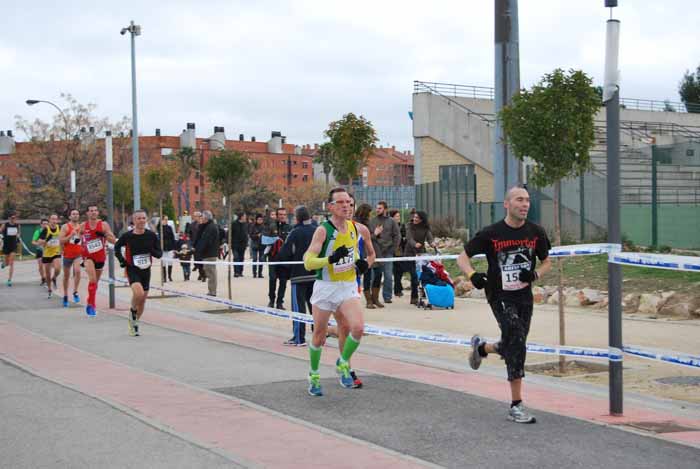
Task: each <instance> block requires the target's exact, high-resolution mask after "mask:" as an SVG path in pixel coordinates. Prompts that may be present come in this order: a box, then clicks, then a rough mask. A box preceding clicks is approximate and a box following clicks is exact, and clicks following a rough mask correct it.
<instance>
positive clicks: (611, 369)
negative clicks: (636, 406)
mask: <svg viewBox="0 0 700 469" xmlns="http://www.w3.org/2000/svg"><path fill="white" fill-rule="evenodd" d="M605 6H606V8H610V19H609V20H608V21H607V26H606V28H607V31H606V38H605V83H604V86H603V102H604V103H605V119H606V133H607V154H608V155H607V156H608V158H607V160H608V164H607V189H608V190H607V192H608V243H611V244H621V242H622V237H621V233H620V81H619V77H620V74H619V71H618V68H617V67H618V53H619V39H620V21H619V20H615V19H613V18H612V9H613V8H615V7H617V0H605ZM608 298H609V303H608V346H609V347H611V348H615V349H618V350H622V267H621V266H620V265H619V264H614V263H612V262H608ZM608 363H609V365H608V374H609V383H610V384H609V393H610V396H609V399H610V414H611V415H622V400H623V389H622V362H621V361H610V362H608Z"/></svg>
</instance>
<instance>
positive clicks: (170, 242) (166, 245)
mask: <svg viewBox="0 0 700 469" xmlns="http://www.w3.org/2000/svg"><path fill="white" fill-rule="evenodd" d="M156 236H158V241H159V242H160V223H158V226H157V227H156ZM173 249H175V232H174V231H173V227H172V226H170V225H168V224H167V223H166V224H165V225H163V251H172V250H173Z"/></svg>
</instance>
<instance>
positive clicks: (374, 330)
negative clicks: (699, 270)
mask: <svg viewBox="0 0 700 469" xmlns="http://www.w3.org/2000/svg"><path fill="white" fill-rule="evenodd" d="M104 281H105V282H107V283H110V282H111V283H124V284H125V283H127V282H126V281H125V280H120V279H111V280H107V279H105V280H104ZM151 289H152V290H159V291H163V292H165V293H170V294H173V295H177V296H182V297H186V298H194V299H198V300H204V301H208V302H211V303H217V304H221V305H225V306H230V307H232V308H236V309H241V310H244V311H250V312H253V313H258V314H263V315H266V316H271V317H276V318H281V319H289V320H293V321H297V322H303V323H305V324H313V322H314V321H313V318H312V317H311V315H308V314H301V313H294V312H290V311H285V310H280V309H275V308H268V307H264V306H255V305H248V304H243V303H237V302H235V301H230V300H227V299H224V298H218V297H212V296H208V295H200V294H196V293H187V292H183V291H180V290H173V289H170V288H162V287H156V286H151ZM331 323H332V324H335V322H334V321H331ZM364 330H365V333H366V334H370V335H376V336H380V337H390V338H394V339H403V340H412V341H416V342H425V343H432V344H442V345H456V346H461V347H469V346H470V344H471V340H470V339H469V338H460V337H454V336H448V335H444V334H438V333H430V332H422V331H411V330H404V329H385V328H382V327H378V326H373V325H371V324H365V329H364ZM488 341H489V342H492V343H493V342H496V341H497V339H488ZM527 350H528V352H531V353H541V354H547V355H564V356H570V357H587V358H594V359H603V360H606V359H607V360H610V361H622V352H621V351H620V350H617V349H610V350H605V349H598V348H589V347H566V346H547V345H541V344H527Z"/></svg>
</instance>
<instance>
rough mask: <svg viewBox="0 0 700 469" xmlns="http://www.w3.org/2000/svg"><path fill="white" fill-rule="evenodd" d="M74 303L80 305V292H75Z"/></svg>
mask: <svg viewBox="0 0 700 469" xmlns="http://www.w3.org/2000/svg"><path fill="white" fill-rule="evenodd" d="M73 303H80V295H78V292H77V291H76V292H73Z"/></svg>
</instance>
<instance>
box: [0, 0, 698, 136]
mask: <svg viewBox="0 0 700 469" xmlns="http://www.w3.org/2000/svg"><path fill="white" fill-rule="evenodd" d="M619 3H620V7H619V8H617V9H616V10H615V17H616V18H618V19H620V20H621V22H622V26H621V49H620V69H621V71H622V91H621V95H622V97H627V98H647V99H658V100H664V99H670V100H671V101H679V100H680V99H679V97H678V92H677V88H678V82H679V81H680V79H681V77H682V75H683V73H684V72H685V70H686V69H692V70H694V69H695V68H696V67H697V66H698V65H699V64H700V39H699V38H698V14H697V13H698V6H697V5H698V3H697V1H691V0H666V1H663V2H662V1H658V0H654V1H652V0H620V1H619ZM29 5H31V6H29ZM156 5H157V6H156ZM519 13H520V57H521V62H520V67H521V83H522V85H523V86H529V85H531V84H533V83H534V82H536V81H537V80H538V79H539V78H540V77H541V76H542V75H543V74H544V73H547V72H549V71H551V70H553V69H554V68H556V67H562V68H565V69H566V68H572V67H573V68H580V69H583V70H584V71H585V72H587V73H589V74H590V75H592V76H593V77H594V79H595V80H596V82H598V83H600V82H601V81H602V74H603V62H604V44H605V21H606V20H607V19H608V17H609V12H608V10H607V9H605V8H604V1H603V0H547V1H545V0H520V2H519ZM131 19H133V20H135V21H136V23H137V24H140V25H142V27H143V35H142V36H140V37H138V38H137V46H136V54H137V82H138V113H139V131H140V133H141V134H142V135H153V133H154V131H155V128H161V129H162V132H163V135H178V134H179V132H180V131H181V130H182V129H183V128H184V127H185V123H186V122H195V123H196V125H197V135H198V136H199V137H208V136H209V135H211V133H212V130H213V127H214V126H215V125H217V126H218V125H222V126H224V127H225V129H226V134H227V136H228V137H229V138H237V136H238V134H239V133H244V134H245V135H246V139H249V137H250V136H252V135H254V136H256V137H257V138H258V139H259V140H266V139H268V138H269V136H270V131H272V130H280V131H282V133H283V135H286V136H287V138H288V142H289V143H296V144H304V143H314V142H321V141H322V140H323V130H324V129H325V128H326V127H327V124H328V122H330V121H332V120H336V119H339V118H340V117H341V116H342V115H343V114H345V113H348V112H354V113H356V114H362V115H364V116H365V117H366V118H368V119H369V120H371V121H372V122H373V123H374V125H375V128H376V129H377V131H378V134H379V137H380V142H381V144H383V145H384V144H393V145H396V146H397V147H398V148H400V149H402V150H403V149H412V138H411V122H410V120H409V118H408V111H409V110H410V108H411V93H412V82H413V80H423V81H440V82H447V83H460V84H471V85H482V86H493V73H494V72H493V69H494V65H493V56H494V52H493V35H494V33H493V24H494V13H493V0H451V1H447V0H446V1H439V0H433V1H430V2H427V1H415V2H414V1H407V0H400V1H393V0H391V1H390V0H372V1H366V0H353V1H348V0H345V1H340V0H308V1H306V0H295V1H273V0H258V1H256V2H252V1H233V0H229V1H196V2H195V1H183V0H180V1H168V2H155V1H130V0H121V1H119V2H95V1H78V0H74V1H61V2H57V1H48V0H37V1H34V2H29V3H27V2H6V3H5V4H3V5H2V13H1V16H0V77H2V78H1V79H0V83H2V90H0V129H3V130H6V129H13V128H14V122H15V119H14V116H15V115H16V114H20V115H22V116H23V117H25V118H34V117H39V118H42V119H49V118H50V117H51V116H52V114H53V113H52V111H53V108H51V107H50V106H48V105H37V106H34V107H31V108H29V107H28V106H26V104H24V101H25V100H26V99H27V98H34V99H46V100H50V101H54V102H56V103H57V104H58V105H59V106H63V105H64V103H63V102H61V101H60V96H59V95H60V93H61V92H66V93H71V94H73V95H74V96H75V97H76V98H77V99H78V100H79V101H80V102H82V103H88V102H92V103H95V104H97V106H98V108H97V112H96V113H97V115H98V116H101V117H109V118H110V119H111V120H112V121H116V120H118V119H119V118H120V117H121V116H124V115H127V116H130V115H131V74H130V52H129V36H128V34H127V35H126V36H120V35H119V31H120V29H121V28H122V27H124V26H127V25H128V24H129V21H130V20H131ZM18 137H19V138H20V139H22V138H23V136H22V135H19V136H18Z"/></svg>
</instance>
